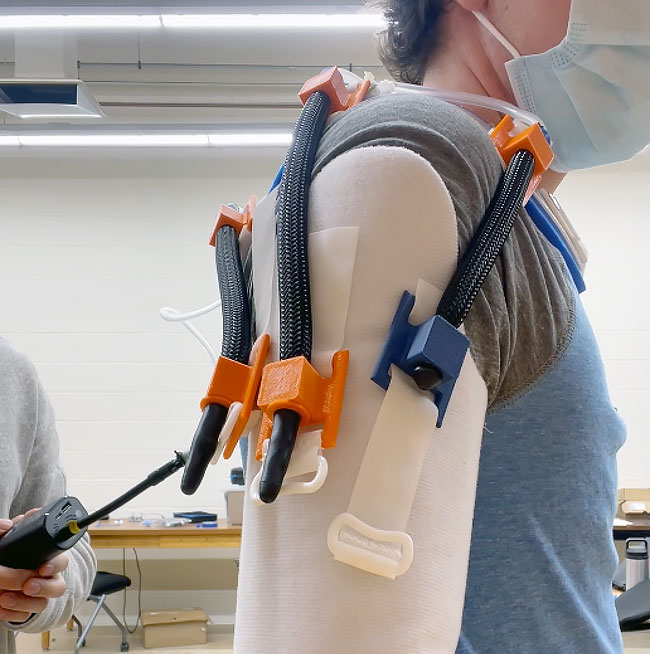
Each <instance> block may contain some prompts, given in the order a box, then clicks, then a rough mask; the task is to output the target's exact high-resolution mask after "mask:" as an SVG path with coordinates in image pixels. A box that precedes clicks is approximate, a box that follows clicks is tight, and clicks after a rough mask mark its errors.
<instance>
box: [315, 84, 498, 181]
mask: <svg viewBox="0 0 650 654" xmlns="http://www.w3.org/2000/svg"><path fill="white" fill-rule="evenodd" d="M373 145H387V146H395V147H403V148H406V149H409V150H411V151H413V152H415V153H416V154H419V155H420V156H422V157H423V158H424V159H426V160H427V161H429V163H431V165H433V166H434V168H436V169H441V168H442V170H443V171H444V170H445V169H446V168H448V167H449V166H450V165H452V167H453V168H455V169H458V168H464V169H471V170H472V171H473V172H474V174H478V175H479V176H482V177H483V176H487V177H490V178H493V177H494V175H495V174H498V172H499V171H500V163H499V158H498V156H497V154H496V150H495V148H494V146H493V144H492V141H491V140H490V137H489V135H488V132H487V130H486V129H485V127H484V126H482V125H481V124H480V123H479V122H478V120H477V119H476V118H475V117H473V116H472V115H471V114H470V113H469V112H468V111H466V110H464V109H462V108H461V107H458V106H456V105H454V104H452V103H449V102H445V101H443V100H440V99H438V98H436V97H434V96H431V95H426V94H424V93H389V94H386V95H381V96H379V97H376V98H369V99H367V100H365V101H364V102H362V103H360V104H359V105H357V106H356V107H353V108H352V109H349V110H348V111H346V112H342V113H340V114H338V115H335V116H333V117H332V119H331V120H330V121H329V123H328V126H327V129H326V130H325V133H324V135H323V138H322V140H321V145H320V148H319V152H318V156H317V162H316V166H315V172H318V171H320V169H322V168H323V167H324V166H325V165H326V164H327V163H329V162H330V161H331V160H332V159H334V158H335V157H337V156H339V155H341V154H343V153H344V152H347V151H349V150H352V149H354V148H358V147H369V146H373ZM441 172H442V171H441ZM457 172H458V171H457V170H456V171H450V173H452V174H454V173H457ZM443 177H444V175H443Z"/></svg>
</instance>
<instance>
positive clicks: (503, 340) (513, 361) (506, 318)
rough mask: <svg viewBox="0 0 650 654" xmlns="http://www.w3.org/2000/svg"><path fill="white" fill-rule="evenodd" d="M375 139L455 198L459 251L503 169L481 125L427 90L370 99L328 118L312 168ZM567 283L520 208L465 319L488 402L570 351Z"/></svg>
mask: <svg viewBox="0 0 650 654" xmlns="http://www.w3.org/2000/svg"><path fill="white" fill-rule="evenodd" d="M372 146H397V147H404V148H407V149H409V150H411V151H413V152H415V153H417V154H419V155H420V156H422V157H423V158H424V159H426V160H427V161H429V162H430V163H431V165H432V166H433V168H434V169H435V170H436V171H437V173H438V174H439V175H440V176H441V178H442V180H443V182H444V183H445V185H446V186H447V189H448V190H449V193H450V195H451V198H452V201H453V203H454V207H455V209H456V216H457V220H458V239H459V243H458V247H459V252H463V251H464V250H465V248H466V247H467V244H468V243H469V240H470V239H471V237H472V236H473V234H474V233H475V231H476V228H477V226H478V224H479V222H480V221H481V219H482V218H483V215H484V213H485V210H486V208H487V206H488V204H489V202H490V200H491V199H492V195H493V193H494V191H495V189H496V186H497V184H498V181H499V178H500V176H501V173H502V167H501V163H500V160H499V157H498V155H497V153H496V150H495V148H494V146H493V144H492V142H491V140H490V138H489V136H488V134H487V132H486V130H485V129H484V127H483V126H482V125H480V124H479V123H478V121H477V120H476V119H475V118H473V117H472V116H471V115H470V114H469V113H467V112H466V111H464V110H462V109H460V108H458V107H456V106H454V105H451V104H449V103H446V102H442V101H440V100H438V99H436V98H433V97H430V96H426V95H410V94H409V95H407V94H391V95H386V96H382V97H379V98H375V99H368V100H366V101H364V102H362V103H361V104H360V105H358V106H357V107H354V108H352V109H350V110H348V111H346V112H343V113H340V114H338V115H335V116H334V117H333V118H332V119H331V120H330V121H329V123H328V125H327V129H326V131H325V134H324V135H323V138H322V141H321V144H320V148H319V151H318V155H317V160H316V165H315V168H314V175H316V174H318V172H319V171H320V170H321V169H322V168H323V167H324V166H325V165H326V164H327V163H328V162H329V161H331V160H332V159H334V158H335V157H337V156H339V155H340V154H343V153H344V152H346V151H348V150H352V149H354V148H359V147H372ZM426 219H427V216H422V220H426ZM431 220H434V216H431ZM571 283H572V282H570V281H569V280H568V278H567V274H566V267H565V264H564V261H563V259H562V257H561V255H560V254H559V253H558V251H557V250H556V249H555V248H554V247H553V246H551V245H550V244H549V243H548V242H547V241H546V239H545V238H544V237H543V236H542V235H541V233H540V232H539V231H538V230H537V228H536V227H535V225H534V224H533V222H532V221H531V220H530V218H529V217H528V215H527V214H526V212H525V211H523V210H522V212H521V217H520V219H519V220H518V221H517V222H516V223H515V226H514V228H513V230H512V233H511V235H510V237H509V238H508V241H507V242H506V244H505V246H504V247H503V250H502V252H501V255H500V256H499V258H498V260H497V263H496V265H495V267H494V269H493V270H492V272H491V273H490V274H489V275H488V278H487V279H486V281H485V284H484V285H483V288H482V290H481V292H480V294H479V295H478V297H477V299H476V301H475V303H474V305H473V307H472V310H471V312H470V314H469V315H468V317H467V320H466V322H465V328H466V331H467V335H468V336H469V338H470V340H471V351H472V355H473V357H474V360H475V361H476V364H477V366H478V369H479V371H480V372H481V375H482V377H483V379H484V381H485V383H486V385H487V388H488V396H489V406H490V408H491V409H494V408H496V407H497V406H498V405H502V404H503V403H506V402H509V401H511V400H512V399H513V398H514V397H516V396H518V395H519V394H521V393H522V392H523V391H524V390H525V389H526V388H528V387H529V386H530V385H531V384H532V383H534V382H535V381H536V380H537V379H538V378H539V377H540V375H541V374H542V373H543V372H544V371H546V370H548V369H549V368H550V367H551V365H552V364H553V362H554V361H555V360H556V359H557V358H558V357H559V356H560V355H561V354H562V352H563V351H564V349H565V347H566V345H567V343H568V340H569V337H570V335H571V330H572V327H573V324H574V320H575V300H574V295H573V293H572V290H571V287H570V284H571Z"/></svg>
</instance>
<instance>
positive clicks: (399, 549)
mask: <svg viewBox="0 0 650 654" xmlns="http://www.w3.org/2000/svg"><path fill="white" fill-rule="evenodd" d="M441 295H442V293H441V292H440V291H439V290H438V289H437V288H435V287H434V286H432V285H431V284H428V283H427V282H425V281H424V280H420V281H419V282H418V287H417V291H416V304H415V307H414V309H413V311H412V314H411V316H410V320H411V322H412V323H414V324H418V323H421V322H423V321H424V320H426V319H427V318H429V317H430V315H431V307H432V306H433V307H435V306H436V305H437V302H438V300H439V299H440V297H441ZM437 419H438V409H437V407H436V405H435V403H434V402H433V398H432V396H431V393H426V392H422V391H420V390H419V389H418V388H417V387H416V386H415V384H414V382H413V380H412V379H410V378H409V377H408V376H407V375H406V374H405V373H403V372H402V371H401V370H400V369H399V368H397V367H395V366H392V367H391V382H390V386H389V387H388V390H387V391H386V396H385V398H384V401H383V403H382V405H381V409H380V411H379V414H378V415H377V419H376V421H375V424H374V427H373V430H372V433H371V435H370V440H369V441H368V446H367V449H366V453H365V455H364V458H363V461H362V463H361V468H360V470H359V476H358V477H357V481H356V483H355V486H354V490H353V492H352V496H351V498H350V504H349V506H348V510H347V512H345V513H342V514H341V515H339V516H338V517H337V518H335V519H334V521H333V522H332V524H331V526H330V528H329V531H328V535H327V544H328V547H329V549H330V551H331V552H332V554H333V555H334V558H335V560H337V561H340V562H342V563H347V564H348V565H352V566H354V567H357V568H360V569H362V570H366V571H367V572H371V573H373V574H377V575H381V576H382V577H388V578H389V579H395V577H397V576H399V575H402V574H404V573H405V572H406V571H407V570H408V569H409V567H410V565H411V562H412V560H413V541H412V540H411V537H410V536H409V535H408V534H407V533H406V525H407V522H408V520H409V517H410V515H411V509H412V507H413V502H414V500H415V493H416V490H417V486H418V482H419V479H420V474H421V471H422V466H423V464H424V460H425V457H426V455H427V451H428V449H429V446H430V443H431V439H432V438H435V435H436V432H437V430H436V422H437Z"/></svg>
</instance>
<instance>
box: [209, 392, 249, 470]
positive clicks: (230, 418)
mask: <svg viewBox="0 0 650 654" xmlns="http://www.w3.org/2000/svg"><path fill="white" fill-rule="evenodd" d="M243 406H244V405H243V404H242V403H241V402H233V403H232V404H231V405H230V408H229V409H228V415H227V416H226V422H225V424H224V426H223V428H222V429H221V433H220V434H219V443H218V444H217V449H216V451H215V453H214V456H213V457H212V461H210V465H213V466H214V465H217V462H218V461H219V459H220V457H221V455H222V453H223V451H224V449H225V447H226V443H227V442H228V439H229V438H230V435H231V434H232V430H233V429H234V428H235V423H236V422H237V420H238V419H239V415H240V414H241V410H242V408H243Z"/></svg>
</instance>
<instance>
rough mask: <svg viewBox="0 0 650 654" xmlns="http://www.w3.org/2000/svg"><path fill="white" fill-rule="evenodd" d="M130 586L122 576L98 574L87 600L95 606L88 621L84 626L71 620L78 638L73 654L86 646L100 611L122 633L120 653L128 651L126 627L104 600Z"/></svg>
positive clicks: (76, 653) (74, 617) (127, 579)
mask: <svg viewBox="0 0 650 654" xmlns="http://www.w3.org/2000/svg"><path fill="white" fill-rule="evenodd" d="M130 585H131V580H130V579H129V578H128V577H124V576H123V575H114V574H111V573H110V572H98V573H97V575H96V576H95V581H94V582H93V587H92V590H91V591H90V595H89V596H88V599H89V600H90V601H92V602H95V603H96V604H97V606H96V607H95V610H94V611H93V613H92V615H91V616H90V620H88V624H87V625H86V626H85V628H84V626H83V625H82V624H81V622H79V619H78V618H77V617H76V616H74V615H73V616H72V620H73V621H74V623H75V624H76V625H77V631H78V634H79V637H78V639H77V644H76V645H75V648H74V654H79V650H80V649H81V648H82V647H83V646H84V645H85V644H86V636H87V635H88V632H89V631H90V628H91V627H92V626H93V623H94V622H95V620H96V619H97V615H98V614H99V611H100V610H101V609H104V611H106V613H107V614H108V617H109V618H110V619H111V620H112V621H113V622H114V623H115V624H116V625H117V626H118V627H119V629H120V631H121V632H122V644H121V645H120V651H121V652H128V651H129V643H128V642H127V640H126V637H127V632H126V627H125V626H124V625H123V624H122V623H121V622H120V620H119V619H118V618H117V616H116V615H115V614H114V613H113V611H111V610H110V609H109V608H108V606H106V598H107V597H108V596H109V595H112V594H113V593H119V592H120V591H121V590H124V589H125V588H128V587H129V586H130Z"/></svg>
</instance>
